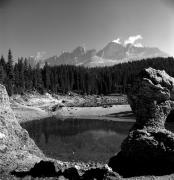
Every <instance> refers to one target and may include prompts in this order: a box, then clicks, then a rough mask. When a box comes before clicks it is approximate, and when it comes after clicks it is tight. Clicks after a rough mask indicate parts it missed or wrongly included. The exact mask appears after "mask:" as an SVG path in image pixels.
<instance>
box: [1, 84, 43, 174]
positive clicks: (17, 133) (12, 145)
mask: <svg viewBox="0 0 174 180" xmlns="http://www.w3.org/2000/svg"><path fill="white" fill-rule="evenodd" d="M43 157H44V155H43V153H42V152H41V151H40V150H39V148H38V147H37V146H36V145H35V143H34V141H33V140H32V139H31V138H30V137H29V135H28V132H27V131H26V130H24V129H23V128H22V127H21V126H20V125H19V123H18V122H17V120H16V118H15V116H14V113H13V111H12V110H11V108H10V104H9V97H8V95H7V92H6V89H5V87H4V86H2V85H0V173H3V172H6V173H8V172H11V171H12V170H28V169H30V168H31V167H33V165H34V164H35V163H36V162H39V161H40V160H41V159H42V158H43Z"/></svg>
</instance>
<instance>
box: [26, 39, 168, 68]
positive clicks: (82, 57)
mask: <svg viewBox="0 0 174 180" xmlns="http://www.w3.org/2000/svg"><path fill="white" fill-rule="evenodd" d="M168 56H169V55H168V54H167V53H165V52H163V51H161V50H160V49H159V48H156V47H144V46H142V45H141V46H137V45H136V44H132V43H128V44H121V43H120V42H117V41H112V42H109V43H108V44H107V45H106V46H105V47H104V48H103V49H101V50H99V51H97V50H95V49H91V50H87V51H86V50H85V48H84V47H81V46H79V47H77V48H75V49H74V50H73V51H72V52H62V54H61V55H60V56H57V55H56V56H52V57H49V58H47V59H37V58H33V57H30V58H29V62H30V64H31V65H32V66H33V64H36V63H38V62H39V63H40V64H41V66H43V65H44V64H45V62H47V63H48V64H49V65H50V66H56V65H62V64H68V65H75V66H85V67H100V66H112V65H115V64H118V63H124V62H128V61H136V60H141V59H146V58H152V57H168Z"/></svg>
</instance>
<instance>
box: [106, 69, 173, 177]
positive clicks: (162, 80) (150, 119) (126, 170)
mask: <svg viewBox="0 0 174 180" xmlns="http://www.w3.org/2000/svg"><path fill="white" fill-rule="evenodd" d="M173 94H174V78H172V77H170V76H169V75H168V74H167V73H166V72H165V71H160V70H155V69H153V68H148V69H144V70H143V71H142V72H141V73H140V74H139V76H138V77H137V80H136V81H135V83H134V85H133V87H132V89H131V92H129V94H128V99H129V103H130V105H131V108H132V110H133V112H134V113H135V115H136V123H135V124H134V126H133V127H132V128H131V130H130V132H129V135H128V136H127V138H126V139H125V140H124V141H123V143H122V145H121V151H120V152H119V153H118V154H117V155H116V156H114V157H112V158H111V159H110V161H109V166H110V167H111V168H112V169H113V170H114V171H116V172H118V173H119V174H121V175H123V176H124V177H130V176H139V175H164V174H171V173H174V134H173V133H172V132H170V131H168V130H166V129H165V121H166V118H167V116H168V115H169V113H170V111H171V110H172V109H173V108H174V96H173Z"/></svg>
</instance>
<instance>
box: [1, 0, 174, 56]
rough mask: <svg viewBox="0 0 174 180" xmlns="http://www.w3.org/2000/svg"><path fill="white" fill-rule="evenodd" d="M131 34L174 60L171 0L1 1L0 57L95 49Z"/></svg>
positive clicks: (127, 39)
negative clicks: (79, 47) (9, 52)
mask: <svg viewBox="0 0 174 180" xmlns="http://www.w3.org/2000/svg"><path fill="white" fill-rule="evenodd" d="M130 36H131V37H133V38H134V37H135V38H136V37H139V38H138V40H139V41H141V43H143V45H144V46H152V47H158V48H160V49H161V50H163V51H165V52H167V53H168V54H169V55H172V56H174V0H0V55H1V54H3V55H4V56H6V55H7V52H8V49H9V48H10V49H11V50H12V52H13V56H14V57H15V58H17V57H21V56H23V57H29V56H34V55H36V54H37V52H40V54H39V55H44V56H45V57H49V56H53V55H59V54H60V53H61V52H62V51H72V50H73V49H75V48H76V47H77V46H84V47H85V48H86V49H97V50H99V49H101V48H103V47H104V46H105V45H106V44H107V43H108V42H110V41H112V40H115V41H117V42H118V41H121V42H128V41H129V40H131V37H130ZM118 38H120V39H118ZM139 43H140V42H139Z"/></svg>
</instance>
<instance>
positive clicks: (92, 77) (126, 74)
mask: <svg viewBox="0 0 174 180" xmlns="http://www.w3.org/2000/svg"><path fill="white" fill-rule="evenodd" d="M14 62H16V63H14ZM147 67H153V68H156V69H160V70H166V72H167V73H168V74H169V75H171V76H174V58H173V57H168V58H151V59H144V60H141V61H134V62H128V63H122V64H118V65H115V66H112V67H96V68H86V67H81V66H71V65H61V66H54V67H50V66H49V65H48V64H47V63H45V65H44V67H43V68H41V67H39V64H38V65H37V66H36V67H35V68H32V67H31V66H30V65H29V64H28V60H27V59H26V58H19V59H18V61H16V60H14V59H13V55H12V52H11V50H9V52H8V56H7V58H4V56H1V58H0V84H4V85H5V86H6V88H7V91H8V94H9V95H10V96H11V95H13V94H23V93H24V92H30V91H33V90H36V91H38V92H40V93H44V92H51V93H67V92H69V91H73V92H76V93H79V94H104V95H105V94H109V93H127V92H128V91H129V88H130V87H131V84H132V82H133V81H134V79H135V78H136V75H137V74H138V73H139V72H140V71H141V70H142V69H143V68H147Z"/></svg>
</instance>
